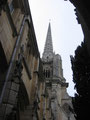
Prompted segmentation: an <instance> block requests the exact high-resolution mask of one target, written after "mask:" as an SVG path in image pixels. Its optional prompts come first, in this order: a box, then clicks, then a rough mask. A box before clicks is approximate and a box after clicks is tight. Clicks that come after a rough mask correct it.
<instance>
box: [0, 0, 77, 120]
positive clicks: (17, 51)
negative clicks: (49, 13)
mask: <svg viewBox="0 0 90 120" xmlns="http://www.w3.org/2000/svg"><path fill="white" fill-rule="evenodd" d="M67 87H68V83H66V80H65V78H64V77H63V69H62V60H61V56H60V55H59V54H55V53H54V52H53V44H52V35H51V26H50V23H49V27H48V32H47V37H46V43H45V48H44V52H43V55H42V59H41V58H40V53H39V49H38V44H37V39H36V35H35V30H34V26H33V20H32V15H31V11H30V6H29V3H28V0H1V1H0V120H75V118H74V111H73V107H72V98H71V97H70V96H69V95H68V94H67V90H66V88H67Z"/></svg>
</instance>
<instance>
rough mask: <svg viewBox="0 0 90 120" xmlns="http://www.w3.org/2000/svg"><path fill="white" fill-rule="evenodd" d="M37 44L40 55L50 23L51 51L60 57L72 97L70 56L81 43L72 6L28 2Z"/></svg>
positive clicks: (47, 0)
mask: <svg viewBox="0 0 90 120" xmlns="http://www.w3.org/2000/svg"><path fill="white" fill-rule="evenodd" d="M29 3H30V8H31V14H32V19H33V24H34V28H35V33H36V38H37V43H38V47H39V51H40V54H41V55H42V53H43V50H44V45H45V40H46V35H47V29H48V25H49V22H50V23H51V32H52V41H53V49H54V51H55V53H58V54H60V55H61V57H62V64H63V73H64V77H65V79H66V81H67V82H69V88H68V89H67V91H68V93H69V95H71V96H73V95H74V84H73V82H72V70H71V62H70V55H74V51H75V49H76V48H77V46H78V45H80V44H81V41H83V33H82V29H81V25H79V24H78V23H77V20H76V16H75V13H74V6H73V5H72V4H71V3H70V2H69V1H64V0H29Z"/></svg>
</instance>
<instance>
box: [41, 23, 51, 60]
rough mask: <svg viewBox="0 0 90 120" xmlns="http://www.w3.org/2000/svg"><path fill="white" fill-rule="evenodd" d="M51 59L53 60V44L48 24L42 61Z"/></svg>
mask: <svg viewBox="0 0 90 120" xmlns="http://www.w3.org/2000/svg"><path fill="white" fill-rule="evenodd" d="M52 58H53V44H52V35H51V25H50V23H49V26H48V32H47V36H46V42H45V47H44V52H43V56H42V60H47V59H48V60H51V59H52Z"/></svg>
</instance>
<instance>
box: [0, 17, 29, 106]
mask: <svg viewBox="0 0 90 120" xmlns="http://www.w3.org/2000/svg"><path fill="white" fill-rule="evenodd" d="M26 19H28V18H27V17H26V16H24V18H23V21H22V24H21V28H20V32H19V34H18V37H17V40H16V44H15V48H14V51H13V54H12V57H11V61H10V65H9V68H8V71H7V75H6V79H5V83H4V86H3V89H2V94H1V97H0V104H1V103H2V101H3V96H4V93H5V89H6V85H7V82H8V80H9V77H10V73H11V71H12V68H13V65H14V63H15V58H16V56H17V53H18V49H19V45H20V42H21V36H22V32H23V28H24V24H25V21H26Z"/></svg>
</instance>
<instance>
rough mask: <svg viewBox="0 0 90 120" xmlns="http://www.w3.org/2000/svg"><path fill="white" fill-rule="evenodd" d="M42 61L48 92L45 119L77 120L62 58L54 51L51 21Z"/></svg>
mask: <svg viewBox="0 0 90 120" xmlns="http://www.w3.org/2000/svg"><path fill="white" fill-rule="evenodd" d="M42 62H43V74H44V77H45V92H46V94H47V100H46V102H45V104H46V110H45V111H46V112H45V113H44V117H45V120H75V118H74V112H73V108H72V100H71V97H70V96H69V95H68V93H67V90H66V88H67V87H68V83H67V82H66V80H65V78H64V77H63V69H62V59H61V56H60V55H59V54H55V53H54V52H53V43H52V35H51V25H50V23H49V27H48V31H47V36H46V42H45V47H44V52H43V55H42Z"/></svg>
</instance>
